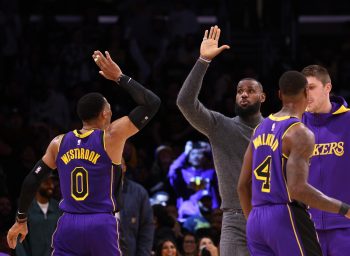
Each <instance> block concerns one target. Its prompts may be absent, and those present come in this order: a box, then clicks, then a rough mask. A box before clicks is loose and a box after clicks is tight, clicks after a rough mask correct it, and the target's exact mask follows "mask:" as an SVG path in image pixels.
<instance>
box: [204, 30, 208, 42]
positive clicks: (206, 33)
mask: <svg viewBox="0 0 350 256" xmlns="http://www.w3.org/2000/svg"><path fill="white" fill-rule="evenodd" d="M207 39H208V29H207V30H205V32H204V36H203V40H207Z"/></svg>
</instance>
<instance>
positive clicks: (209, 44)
mask: <svg viewBox="0 0 350 256" xmlns="http://www.w3.org/2000/svg"><path fill="white" fill-rule="evenodd" d="M220 33H221V30H220V28H219V27H218V26H214V27H211V28H210V31H209V32H208V30H206V31H205V32H204V37H203V41H202V44H201V48H200V56H201V57H202V58H204V59H206V60H212V59H213V58H214V57H215V56H217V55H219V54H220V53H221V52H222V51H223V50H225V49H230V46H228V45H222V46H220V47H218V45H219V38H220Z"/></svg>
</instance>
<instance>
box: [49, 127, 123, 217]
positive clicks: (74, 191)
mask: <svg viewBox="0 0 350 256" xmlns="http://www.w3.org/2000/svg"><path fill="white" fill-rule="evenodd" d="M56 164H57V169H58V172H59V177H60V186H61V192H62V201H61V203H60V208H61V209H62V210H63V211H64V212H69V213H101V212H114V211H116V207H117V205H116V200H115V196H114V189H115V185H114V183H115V182H118V183H120V179H121V168H120V165H116V164H113V163H112V161H111V159H110V158H109V156H108V155H107V152H106V150H105V146H104V131H102V130H91V131H89V132H87V133H84V134H80V133H79V132H78V131H77V130H74V131H71V132H68V133H67V134H65V135H64V137H63V139H62V141H61V143H60V147H59V151H58V155H57V159H56Z"/></svg>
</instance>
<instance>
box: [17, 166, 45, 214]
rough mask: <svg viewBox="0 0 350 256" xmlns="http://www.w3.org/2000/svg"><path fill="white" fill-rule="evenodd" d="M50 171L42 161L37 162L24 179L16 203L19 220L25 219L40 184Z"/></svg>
mask: <svg viewBox="0 0 350 256" xmlns="http://www.w3.org/2000/svg"><path fill="white" fill-rule="evenodd" d="M50 171H51V169H50V168H49V167H48V166H47V165H46V164H45V163H44V162H43V161H42V160H39V161H38V163H37V164H36V165H35V166H34V168H33V170H32V171H31V172H30V173H29V174H28V175H27V176H26V178H25V179H24V181H23V184H22V189H21V193H20V197H19V203H18V213H17V217H18V218H19V219H25V218H26V214H27V211H28V208H29V206H30V204H31V203H32V201H33V199H34V196H35V193H36V191H37V190H38V188H39V186H40V182H41V181H42V180H43V179H45V178H46V177H47V176H48V175H49V173H50Z"/></svg>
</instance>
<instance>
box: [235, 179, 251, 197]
mask: <svg viewBox="0 0 350 256" xmlns="http://www.w3.org/2000/svg"><path fill="white" fill-rule="evenodd" d="M248 190H249V184H244V183H242V182H238V184H237V194H238V196H239V197H242V195H244V194H245V193H247V191H248Z"/></svg>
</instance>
